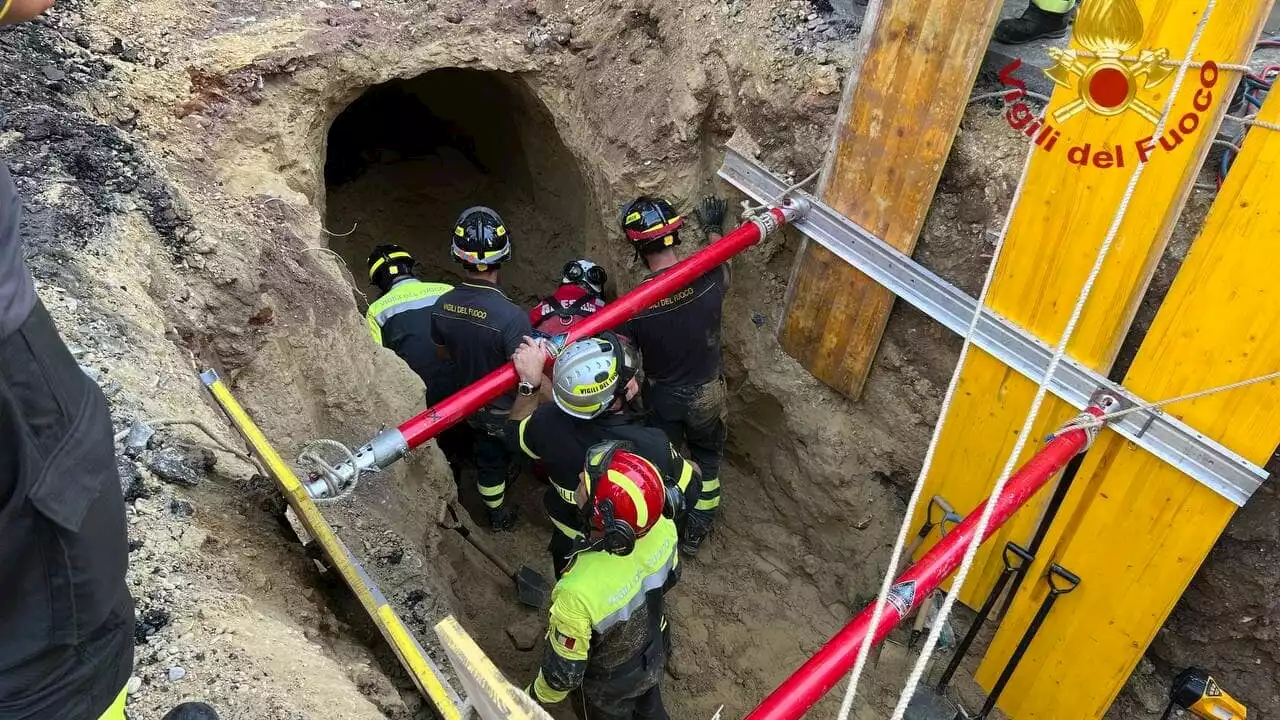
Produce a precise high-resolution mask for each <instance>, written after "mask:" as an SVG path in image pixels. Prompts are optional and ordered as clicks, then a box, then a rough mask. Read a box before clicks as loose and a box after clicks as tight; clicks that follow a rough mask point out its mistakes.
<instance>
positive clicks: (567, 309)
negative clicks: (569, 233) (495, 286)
mask: <svg viewBox="0 0 1280 720" xmlns="http://www.w3.org/2000/svg"><path fill="white" fill-rule="evenodd" d="M608 281H609V275H608V273H606V272H605V271H604V268H602V267H600V266H599V265H597V264H595V263H593V262H591V261H590V260H570V261H569V262H567V263H565V265H564V271H563V273H562V276H561V278H560V287H558V288H556V291H555V293H554V294H552V295H551V296H550V297H547V298H544V299H543V300H542V301H541V302H540V303H538V304H537V305H536V306H535V307H534V308H533V309H532V310H530V311H529V322H530V324H532V325H533V329H534V330H537V331H538V332H539V333H542V334H543V335H546V336H547V337H553V336H555V335H558V334H560V333H564V332H568V331H569V328H570V327H573V324H574V323H575V322H577V321H578V320H580V319H581V318H584V317H588V316H590V315H591V314H592V313H594V312H595V311H597V310H599V309H600V308H602V307H604V284H605V283H606V282H608Z"/></svg>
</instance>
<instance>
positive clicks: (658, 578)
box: [595, 564, 675, 633]
mask: <svg viewBox="0 0 1280 720" xmlns="http://www.w3.org/2000/svg"><path fill="white" fill-rule="evenodd" d="M674 567H675V565H672V564H667V565H663V566H662V568H661V569H660V570H659V571H658V572H656V573H653V574H652V575H648V576H646V577H645V578H644V579H643V580H641V581H640V589H639V591H638V592H637V593H636V594H635V595H632V596H631V599H630V600H628V601H627V604H626V605H623V606H622V607H620V608H618V609H617V610H614V611H613V612H611V613H609V614H608V615H606V616H605V617H603V618H602V619H601V620H600V621H599V622H597V623H596V624H595V630H596V632H598V633H603V632H605V631H606V630H608V629H609V628H611V627H613V626H614V625H617V624H618V623H620V622H626V621H627V620H629V619H630V618H631V614H632V613H634V612H635V611H636V610H639V609H640V607H641V606H643V605H644V604H645V603H646V602H648V597H646V595H647V593H649V592H650V591H652V590H657V589H659V588H661V587H662V586H663V585H666V584H667V576H668V575H669V574H671V569H672V568H674Z"/></svg>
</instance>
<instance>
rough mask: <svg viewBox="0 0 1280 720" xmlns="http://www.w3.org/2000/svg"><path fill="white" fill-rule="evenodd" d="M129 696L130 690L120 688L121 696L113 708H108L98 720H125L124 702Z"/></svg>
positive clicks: (112, 704)
mask: <svg viewBox="0 0 1280 720" xmlns="http://www.w3.org/2000/svg"><path fill="white" fill-rule="evenodd" d="M127 695H128V688H127V687H124V688H120V694H119V695H117V696H116V699H115V700H114V701H113V702H112V703H111V707H109V708H107V711H106V712H104V713H102V715H100V716H99V717H98V720H125V715H124V702H125V697H126V696H127Z"/></svg>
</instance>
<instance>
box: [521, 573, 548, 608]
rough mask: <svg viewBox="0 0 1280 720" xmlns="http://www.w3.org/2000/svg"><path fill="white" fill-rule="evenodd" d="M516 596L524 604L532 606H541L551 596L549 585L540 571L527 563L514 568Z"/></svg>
mask: <svg viewBox="0 0 1280 720" xmlns="http://www.w3.org/2000/svg"><path fill="white" fill-rule="evenodd" d="M515 581H516V597H517V598H518V599H519V600H520V602H521V603H522V604H524V605H528V606H529V607H532V608H543V607H545V606H546V603H547V600H548V599H549V598H550V597H551V585H550V584H549V583H548V582H547V579H546V578H544V577H542V573H540V572H538V571H537V570H534V569H533V568H531V567H529V566H528V565H521V566H520V569H519V570H516V574H515Z"/></svg>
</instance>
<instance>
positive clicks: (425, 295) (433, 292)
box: [366, 278, 453, 317]
mask: <svg viewBox="0 0 1280 720" xmlns="http://www.w3.org/2000/svg"><path fill="white" fill-rule="evenodd" d="M452 289H453V286H452V285H449V284H448V283H438V282H426V281H424V280H418V279H416V278H414V279H410V280H402V281H400V282H398V283H396V284H395V285H393V286H392V287H391V289H390V290H388V291H387V292H385V293H383V294H382V296H381V297H379V298H378V299H377V300H374V301H373V302H372V303H370V304H369V311H368V312H367V313H366V315H367V316H369V317H373V316H375V315H377V314H378V313H380V312H382V311H383V310H386V309H387V308H389V307H392V306H394V305H401V304H404V303H414V302H417V301H427V302H423V303H421V304H420V305H419V306H420V307H428V306H430V305H431V304H433V303H435V301H436V300H437V299H439V298H441V297H444V296H445V295H447V294H448V293H449V291H450V290H452Z"/></svg>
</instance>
